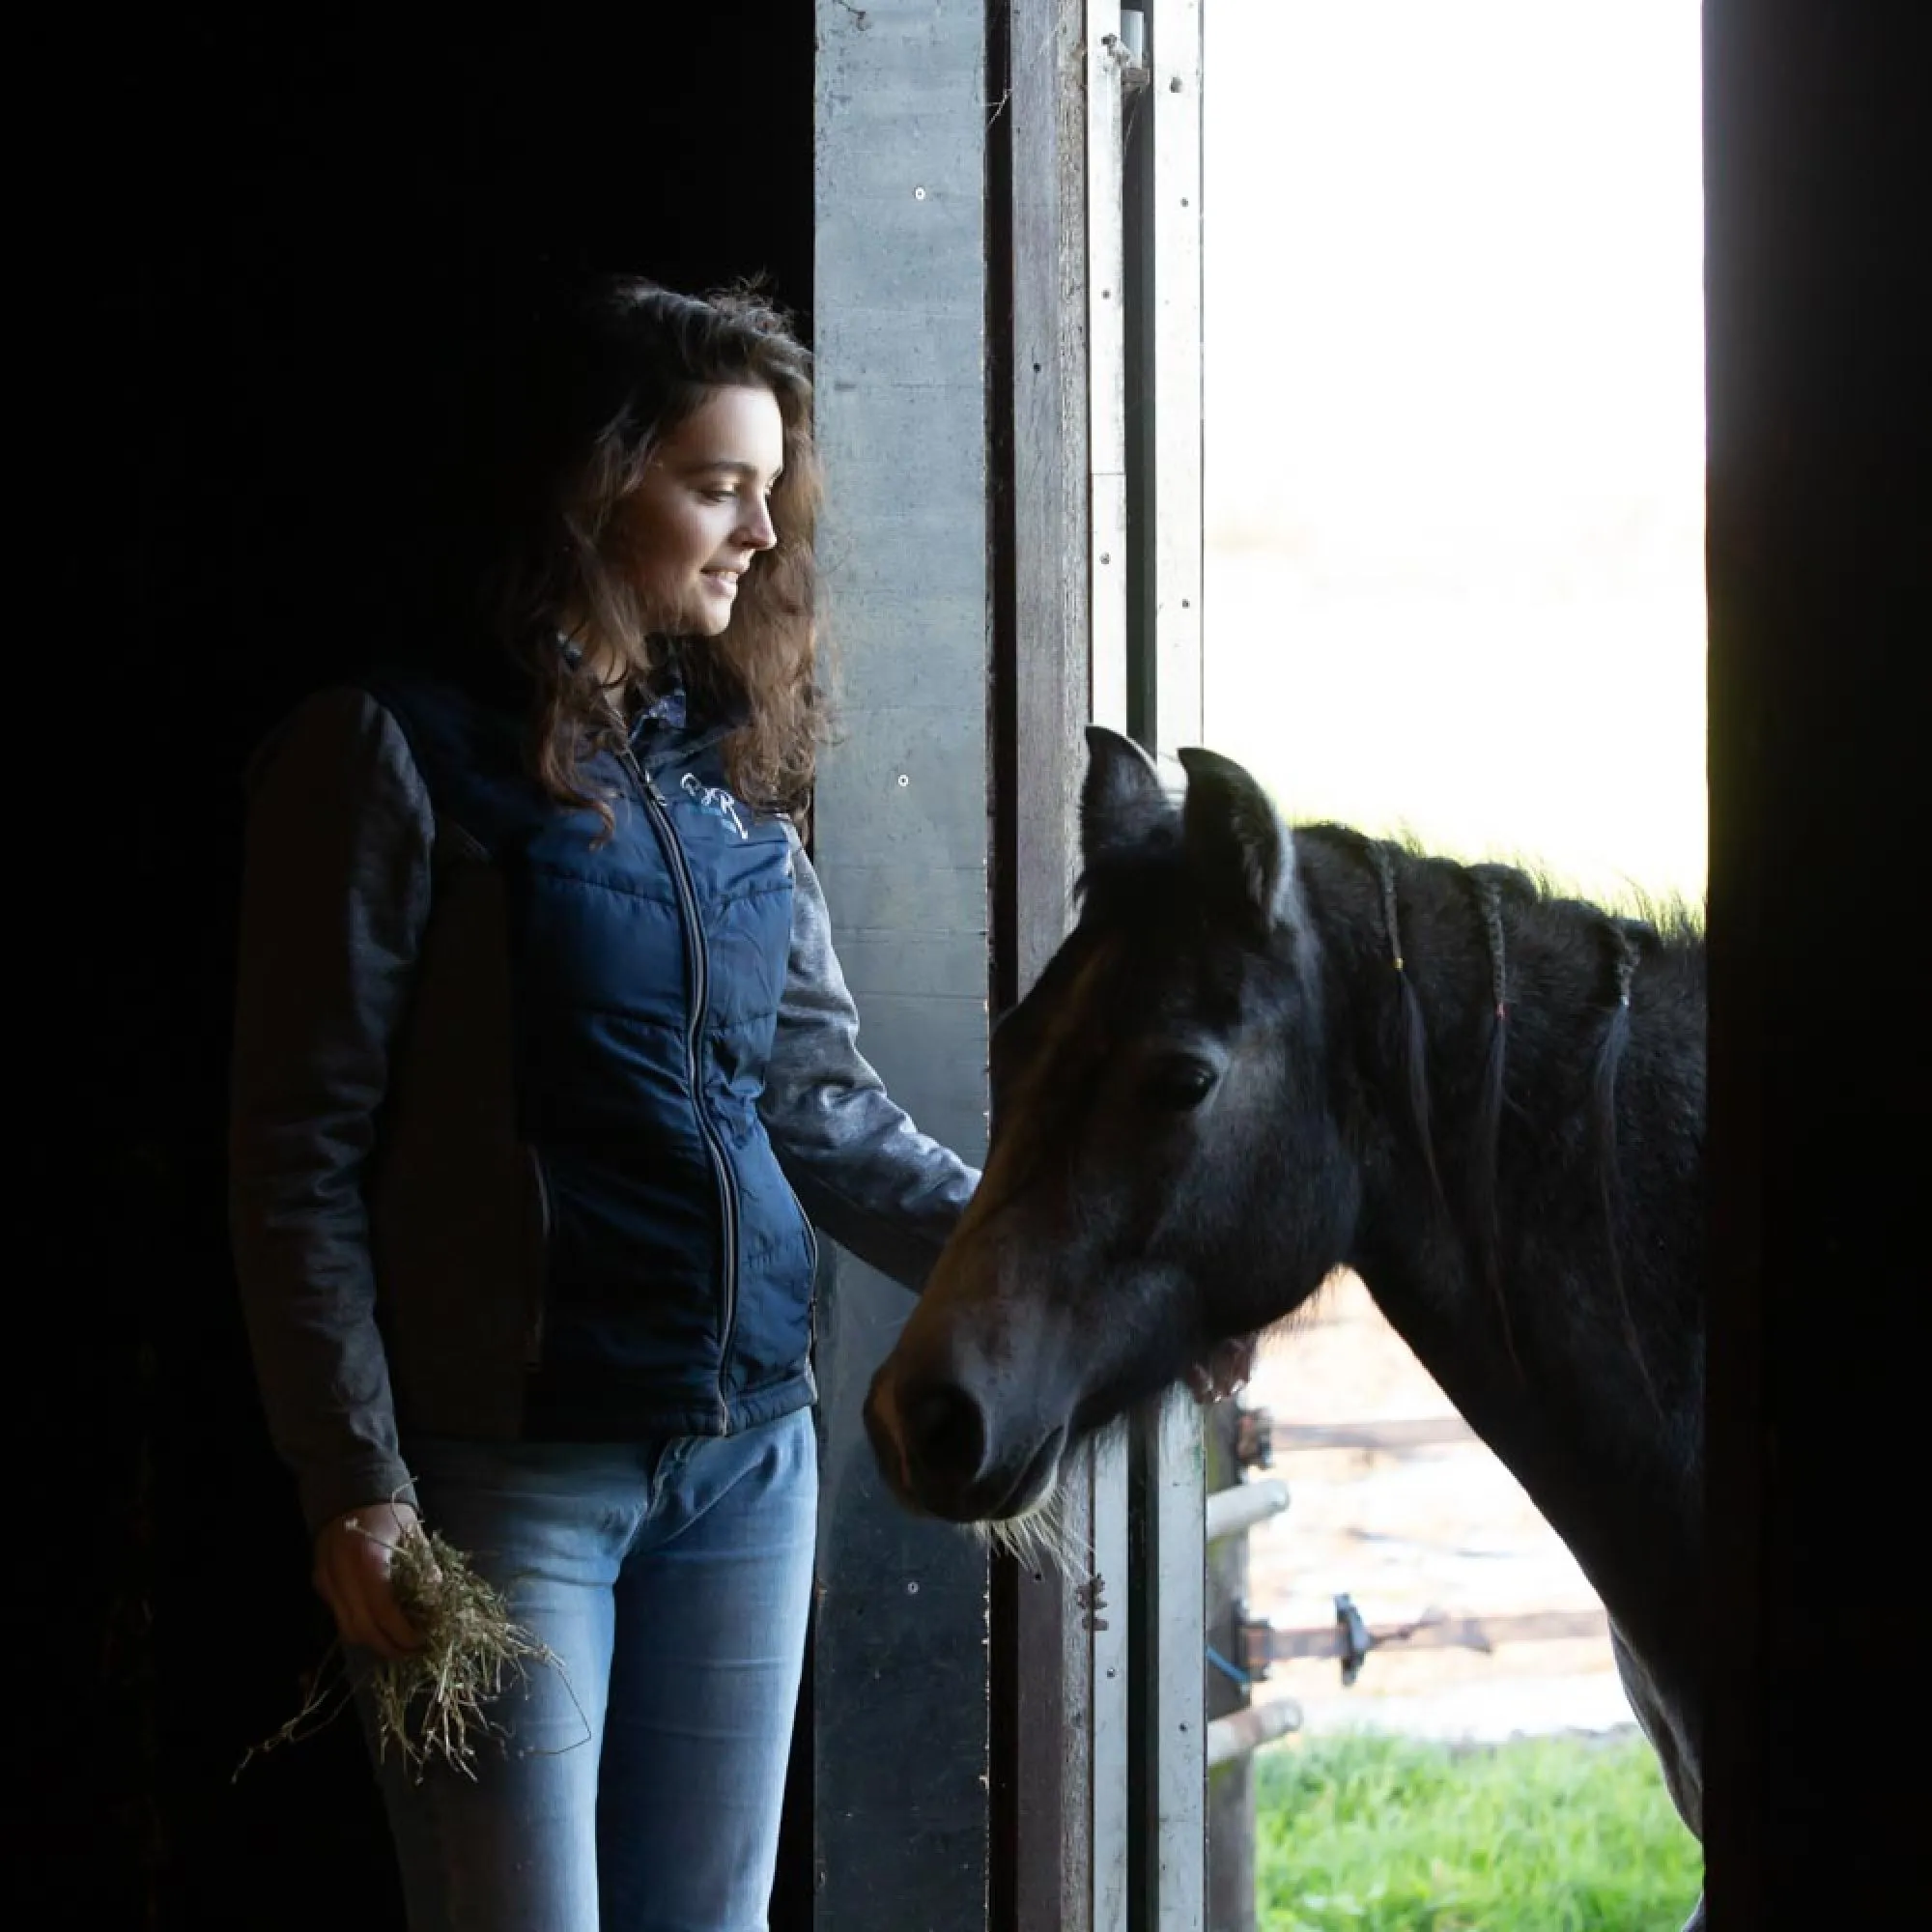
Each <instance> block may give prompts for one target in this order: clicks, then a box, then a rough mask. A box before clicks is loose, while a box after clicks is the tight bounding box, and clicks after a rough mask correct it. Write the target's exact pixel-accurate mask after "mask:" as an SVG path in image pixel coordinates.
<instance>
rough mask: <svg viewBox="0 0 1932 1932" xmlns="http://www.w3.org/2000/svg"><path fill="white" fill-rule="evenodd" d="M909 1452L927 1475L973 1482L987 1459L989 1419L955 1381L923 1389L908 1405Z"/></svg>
mask: <svg viewBox="0 0 1932 1932" xmlns="http://www.w3.org/2000/svg"><path fill="white" fill-rule="evenodd" d="M903 1414H904V1416H905V1426H906V1450H907V1455H908V1458H909V1460H910V1461H911V1463H912V1464H913V1466H914V1467H915V1468H916V1469H919V1470H921V1471H923V1472H924V1473H925V1474H927V1475H932V1476H941V1477H946V1478H948V1479H950V1480H951V1481H952V1482H955V1483H970V1482H971V1481H972V1480H973V1478H974V1477H975V1476H977V1475H978V1474H979V1473H980V1465H981V1464H982V1463H984V1462H985V1460H986V1418H985V1416H984V1414H983V1413H982V1412H981V1410H980V1405H979V1404H978V1403H977V1402H975V1401H974V1399H973V1398H972V1397H971V1396H970V1395H968V1394H967V1393H966V1391H965V1390H964V1389H963V1388H960V1387H959V1386H958V1384H957V1383H954V1382H941V1383H939V1384H938V1385H937V1386H936V1387H933V1388H925V1389H921V1390H920V1391H919V1393H918V1394H917V1395H915V1396H913V1397H912V1399H911V1400H910V1401H909V1402H907V1403H906V1405H905V1406H904V1409H903Z"/></svg>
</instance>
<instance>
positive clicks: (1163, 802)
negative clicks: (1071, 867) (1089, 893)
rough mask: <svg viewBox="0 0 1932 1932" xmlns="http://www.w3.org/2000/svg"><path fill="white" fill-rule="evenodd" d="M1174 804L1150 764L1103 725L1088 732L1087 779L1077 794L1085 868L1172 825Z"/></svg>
mask: <svg viewBox="0 0 1932 1932" xmlns="http://www.w3.org/2000/svg"><path fill="white" fill-rule="evenodd" d="M1173 813H1174V805H1173V802H1172V801H1171V800H1170V799H1169V798H1168V796H1167V793H1166V792H1165V791H1164V790H1163V789H1162V788H1161V782H1160V773H1159V772H1158V771H1157V770H1156V769H1155V767H1154V762H1153V760H1152V759H1151V757H1149V756H1148V754H1147V753H1145V752H1144V751H1142V750H1141V748H1140V747H1139V746H1138V745H1137V744H1135V743H1134V741H1133V740H1132V739H1131V738H1123V737H1122V735H1121V734H1120V732H1118V731H1110V730H1108V728H1107V727H1106V726H1105V725H1088V727H1087V779H1086V782H1085V783H1084V784H1083V785H1082V786H1081V788H1080V856H1081V858H1082V860H1083V861H1084V862H1085V863H1086V865H1088V866H1089V867H1091V866H1093V864H1094V861H1095V860H1097V859H1104V858H1105V857H1106V856H1107V855H1108V853H1110V852H1120V851H1125V850H1127V849H1128V848H1130V847H1132V846H1136V845H1139V844H1141V843H1143V842H1144V841H1145V840H1146V838H1148V835H1149V834H1150V833H1151V832H1153V831H1154V830H1155V828H1156V827H1158V826H1159V825H1161V824H1162V823H1164V822H1165V821H1166V820H1168V819H1170V818H1171V817H1172V816H1173Z"/></svg>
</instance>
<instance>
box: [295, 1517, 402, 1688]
mask: <svg viewBox="0 0 1932 1932" xmlns="http://www.w3.org/2000/svg"><path fill="white" fill-rule="evenodd" d="M416 1522H417V1517H416V1512H415V1510H414V1509H413V1508H412V1506H411V1505H410V1504H408V1503H364V1504H362V1505H361V1507H360V1508H358V1509H353V1510H349V1511H347V1512H345V1513H344V1514H343V1515H341V1516H339V1517H337V1518H336V1519H335V1520H334V1521H333V1522H326V1523H324V1524H323V1526H322V1528H321V1529H320V1530H318V1531H317V1532H316V1539H315V1572H314V1577H313V1580H314V1583H315V1587H316V1590H317V1593H318V1594H319V1595H320V1596H321V1598H322V1600H323V1602H324V1603H326V1604H327V1605H328V1607H329V1609H330V1610H331V1611H332V1612H333V1614H334V1617H335V1628H336V1631H337V1632H338V1634H340V1635H341V1638H342V1641H343V1642H344V1643H356V1644H360V1645H361V1646H362V1647H363V1648H364V1649H365V1650H372V1651H374V1652H375V1653H376V1655H377V1656H378V1657H383V1658H391V1659H393V1658H399V1657H407V1656H408V1655H409V1653H410V1652H411V1651H412V1650H419V1649H421V1647H422V1636H421V1634H420V1633H419V1632H418V1631H417V1630H415V1628H414V1627H413V1626H412V1624H411V1622H410V1620H409V1618H407V1617H406V1616H404V1614H403V1611H402V1606H401V1605H399V1604H398V1603H397V1602H396V1592H395V1588H394V1585H393V1584H392V1583H391V1581H390V1577H389V1564H390V1559H391V1552H392V1551H393V1550H394V1549H395V1547H396V1545H397V1544H399V1543H400V1542H401V1541H402V1539H403V1536H404V1534H405V1533H406V1532H407V1531H409V1530H412V1529H413V1528H415V1527H416Z"/></svg>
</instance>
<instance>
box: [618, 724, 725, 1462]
mask: <svg viewBox="0 0 1932 1932" xmlns="http://www.w3.org/2000/svg"><path fill="white" fill-rule="evenodd" d="M618 756H619V757H621V758H622V759H623V761H624V763H625V765H626V766H627V767H628V768H629V770H630V774H631V776H632V778H633V779H635V780H636V781H637V783H638V789H639V793H640V795H641V796H642V799H643V803H644V811H645V813H646V815H647V816H648V817H649V819H650V821H651V824H652V826H653V828H654V829H655V830H656V832H657V835H658V839H659V842H660V843H661V844H662V845H663V846H664V848H665V856H666V858H668V860H669V861H670V874H671V882H672V884H674V885H675V886H676V888H677V897H678V905H679V907H680V909H681V910H682V911H683V914H684V953H685V962H686V964H687V965H688V966H689V967H690V969H691V1023H690V1025H689V1026H688V1027H687V1028H686V1030H685V1036H684V1050H685V1065H686V1070H687V1071H688V1073H689V1075H690V1078H691V1103H692V1105H693V1107H695V1108H696V1112H697V1125H698V1130H699V1132H701V1133H702V1134H703V1136H704V1146H705V1150H706V1151H707V1152H709V1154H710V1155H711V1168H712V1172H713V1174H714V1175H715V1176H716V1177H717V1180H718V1199H719V1203H720V1205H721V1207H722V1208H723V1209H724V1215H725V1330H724V1342H723V1346H722V1347H721V1348H720V1350H719V1352H718V1407H719V1412H720V1414H721V1416H722V1417H723V1420H724V1423H725V1431H726V1433H727V1434H728V1433H729V1430H730V1427H731V1406H730V1404H729V1403H728V1402H727V1401H726V1400H725V1367H726V1365H727V1364H728V1363H729V1362H730V1359H731V1346H732V1343H733V1342H734V1341H735V1339H736V1337H737V1328H738V1194H737V1187H736V1184H735V1183H734V1182H733V1180H732V1179H731V1163H730V1161H729V1159H728V1158H727V1157H726V1155H725V1143H724V1141H723V1140H722V1139H721V1138H720V1136H719V1133H718V1129H717V1128H716V1127H715V1126H713V1125H712V1123H711V1115H710V1112H709V1110H708V1109H707V1108H706V1107H705V1104H704V1083H703V1077H702V1045H703V1038H704V1016H705V1009H706V1007H707V1005H708V1004H709V1001H710V996H711V974H710V966H709V962H708V960H707V958H706V956H705V951H704V925H703V922H702V921H701V919H700V918H699V916H698V908H697V888H696V885H695V884H694V882H693V880H692V876H691V867H690V864H689V862H688V861H687V860H686V858H685V856H684V847H683V845H682V844H680V843H679V841H678V836H677V828H676V827H675V826H673V825H672V824H671V821H670V804H669V801H668V799H667V798H666V797H665V795H664V793H663V792H661V791H660V790H659V789H658V784H657V781H656V780H655V779H654V778H652V777H651V775H650V774H649V773H648V772H646V771H645V770H644V768H643V766H642V765H641V764H640V763H639V761H638V755H637V753H636V752H634V751H633V750H632V748H631V747H630V746H628V745H626V746H624V747H623V748H622V749H621V750H620V751H619V753H618Z"/></svg>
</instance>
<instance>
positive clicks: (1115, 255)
mask: <svg viewBox="0 0 1932 1932" xmlns="http://www.w3.org/2000/svg"><path fill="white" fill-rule="evenodd" d="M1131 65H1132V62H1131V57H1130V56H1129V54H1128V51H1127V49H1126V47H1125V46H1124V44H1123V43H1122V39H1121V8H1120V4H1119V0H1087V74H1086V78H1087V328H1088V343H1087V355H1088V398H1089V402H1088V417H1087V440H1088V465H1089V476H1090V478H1091V485H1092V505H1093V507H1092V522H1091V527H1090V533H1089V546H1090V547H1089V551H1088V583H1089V585H1090V586H1091V592H1090V602H1091V613H1092V614H1091V626H1092V629H1091V639H1092V642H1091V646H1090V649H1091V658H1090V663H1091V666H1092V707H1093V709H1092V716H1093V719H1094V723H1095V724H1099V725H1109V726H1111V727H1112V728H1113V729H1115V730H1117V731H1124V730H1125V729H1126V728H1127V691H1128V680H1127V431H1126V352H1127V337H1126V250H1125V239H1126V238H1125V220H1124V213H1123V205H1122V162H1123V152H1124V142H1123V128H1122V118H1123V107H1124V90H1125V87H1126V85H1127V76H1128V71H1129V69H1130V67H1131ZM1085 1460H1086V1465H1087V1466H1086V1470H1085V1483H1084V1488H1085V1497H1084V1500H1085V1503H1086V1517H1087V1527H1088V1534H1089V1537H1090V1540H1091V1548H1092V1552H1093V1554H1092V1563H1091V1569H1092V1573H1093V1574H1092V1577H1090V1578H1089V1581H1088V1585H1087V1587H1088V1592H1089V1596H1090V1603H1089V1605H1088V1606H1087V1613H1086V1615H1085V1617H1084V1619H1083V1623H1084V1629H1083V1632H1082V1635H1083V1637H1084V1649H1083V1654H1082V1655H1081V1656H1080V1658H1079V1659H1078V1667H1079V1669H1080V1670H1081V1673H1082V1675H1083V1676H1085V1678H1086V1680H1087V1682H1088V1683H1089V1684H1090V1685H1091V1687H1092V1695H1093V1705H1092V1718H1091V1720H1090V1722H1091V1727H1092V1731H1093V1751H1092V1770H1091V1774H1090V1776H1089V1779H1088V1793H1089V1804H1090V1811H1089V1815H1088V1819H1087V1821H1086V1822H1087V1825H1088V1829H1089V1831H1090V1833H1091V1842H1092V1845H1093V1854H1092V1859H1093V1864H1092V1871H1093V1894H1092V1912H1093V1919H1092V1924H1093V1932H1127V1923H1128V1920H1127V1899H1128V1891H1129V1885H1128V1871H1129V1862H1130V1854H1129V1844H1130V1839H1131V1835H1132V1834H1131V1831H1130V1824H1129V1815H1128V1808H1127V1786H1128V1778H1127V1765H1128V1760H1129V1755H1130V1752H1131V1749H1132V1737H1131V1732H1130V1727H1129V1723H1128V1688H1129V1663H1128V1634H1129V1628H1130V1619H1131V1618H1132V1616H1133V1615H1134V1613H1135V1607H1136V1606H1135V1604H1134V1592H1133V1587H1132V1582H1131V1576H1130V1555H1129V1549H1128V1536H1127V1461H1128V1457H1127V1445H1126V1443H1125V1442H1124V1440H1123V1439H1122V1437H1121V1436H1120V1435H1119V1434H1113V1435H1108V1436H1107V1437H1105V1438H1104V1439H1103V1440H1101V1441H1099V1442H1096V1443H1094V1445H1093V1446H1092V1447H1091V1448H1090V1449H1089V1450H1088V1451H1087V1453H1086V1459H1085Z"/></svg>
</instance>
